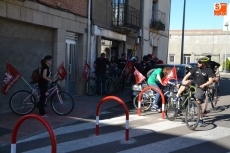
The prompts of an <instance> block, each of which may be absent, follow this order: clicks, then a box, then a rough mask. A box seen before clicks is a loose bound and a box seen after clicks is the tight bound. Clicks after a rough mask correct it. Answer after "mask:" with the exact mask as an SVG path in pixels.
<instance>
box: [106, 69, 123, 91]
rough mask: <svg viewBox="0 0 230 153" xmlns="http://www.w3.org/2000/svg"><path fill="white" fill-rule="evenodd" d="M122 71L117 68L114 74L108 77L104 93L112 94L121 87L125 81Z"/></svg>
mask: <svg viewBox="0 0 230 153" xmlns="http://www.w3.org/2000/svg"><path fill="white" fill-rule="evenodd" d="M124 81H125V78H124V71H122V70H119V71H118V73H116V74H115V75H114V76H112V77H110V78H109V79H108V81H107V86H106V93H107V94H113V93H114V92H118V91H119V90H120V89H122V86H123V84H124V83H125V82H124Z"/></svg>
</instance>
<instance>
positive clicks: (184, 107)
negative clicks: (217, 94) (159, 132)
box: [165, 85, 200, 130]
mask: <svg viewBox="0 0 230 153" xmlns="http://www.w3.org/2000/svg"><path fill="white" fill-rule="evenodd" d="M183 86H186V89H185V91H184V92H183V93H182V94H181V96H180V98H179V101H178V102H174V101H173V99H174V98H175V95H173V96H171V97H169V98H168V100H167V103H166V111H165V115H166V117H167V119H168V120H170V121H173V120H174V119H175V118H176V116H177V115H178V114H180V113H182V112H184V111H185V123H186V126H187V127H188V128H189V129H190V130H194V129H195V128H196V127H197V126H198V123H199V120H200V107H199V105H198V103H197V102H196V100H195V98H194V94H195V87H194V86H190V85H183ZM170 115H171V116H170Z"/></svg>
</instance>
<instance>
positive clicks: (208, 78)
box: [176, 57, 214, 125]
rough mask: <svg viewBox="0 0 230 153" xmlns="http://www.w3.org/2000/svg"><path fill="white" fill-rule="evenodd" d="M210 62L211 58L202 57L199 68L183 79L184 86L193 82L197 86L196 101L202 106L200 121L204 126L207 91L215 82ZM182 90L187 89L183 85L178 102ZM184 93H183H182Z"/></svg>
mask: <svg viewBox="0 0 230 153" xmlns="http://www.w3.org/2000/svg"><path fill="white" fill-rule="evenodd" d="M208 62H209V58H208V57H200V58H198V65H197V67H194V68H192V69H191V71H190V72H189V73H188V74H186V76H185V77H184V78H183V80H182V84H185V85H189V84H191V83H192V82H194V84H195V86H196V93H195V97H196V101H197V103H198V104H199V106H200V113H201V115H200V121H199V124H200V125H202V124H203V123H204V121H203V115H202V105H201V104H202V103H204V100H205V91H206V87H208V86H209V85H210V84H212V82H213V77H214V74H213V71H212V70H211V68H209V67H207V64H208ZM190 76H193V78H194V79H193V81H187V79H188V78H189V77H190ZM182 88H185V87H184V86H183V85H182V86H181V87H180V89H179V91H180V93H179V91H178V93H179V94H178V95H177V97H176V100H178V96H180V94H181V93H182V92H183V91H182ZM181 91H182V92H181Z"/></svg>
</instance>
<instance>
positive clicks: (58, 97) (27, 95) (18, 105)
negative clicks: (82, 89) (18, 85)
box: [9, 81, 74, 116]
mask: <svg viewBox="0 0 230 153" xmlns="http://www.w3.org/2000/svg"><path fill="white" fill-rule="evenodd" d="M46 94H47V98H46V101H45V106H46V105H47V103H48V99H49V98H51V108H52V109H53V111H54V112H55V113H56V114H58V115H62V116H64V115H68V114H69V113H70V112H71V111H72V110H73V108H74V100H73V98H72V96H71V95H69V94H68V93H66V92H63V91H59V88H58V85H57V81H56V82H54V83H53V87H51V88H50V89H49V90H48V91H47V93H46ZM39 98H40V93H39V88H38V86H35V88H33V89H32V91H26V90H20V91H17V92H15V93H14V94H13V95H12V96H11V98H10V101H9V105H10V109H11V110H12V111H13V112H14V113H15V114H17V115H26V114H29V113H31V112H32V111H33V110H34V108H35V107H36V106H37V105H38V103H39Z"/></svg>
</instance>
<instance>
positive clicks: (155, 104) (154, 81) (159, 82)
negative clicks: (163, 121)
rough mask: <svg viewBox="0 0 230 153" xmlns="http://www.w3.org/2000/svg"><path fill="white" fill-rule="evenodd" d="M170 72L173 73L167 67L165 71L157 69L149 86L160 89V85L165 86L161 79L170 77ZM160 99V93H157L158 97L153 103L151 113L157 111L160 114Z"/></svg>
mask: <svg viewBox="0 0 230 153" xmlns="http://www.w3.org/2000/svg"><path fill="white" fill-rule="evenodd" d="M170 72H171V68H169V67H166V68H164V69H162V68H157V69H156V70H154V71H153V72H152V74H151V75H150V76H149V78H148V80H147V83H148V85H149V86H153V87H156V88H158V89H160V88H159V85H163V83H162V80H161V79H162V78H163V77H164V76H166V75H168V74H169V73H170ZM159 98H160V94H159V93H158V92H156V97H155V100H154V101H153V104H152V108H151V111H156V110H157V111H158V112H160V110H159V109H158V103H159Z"/></svg>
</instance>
